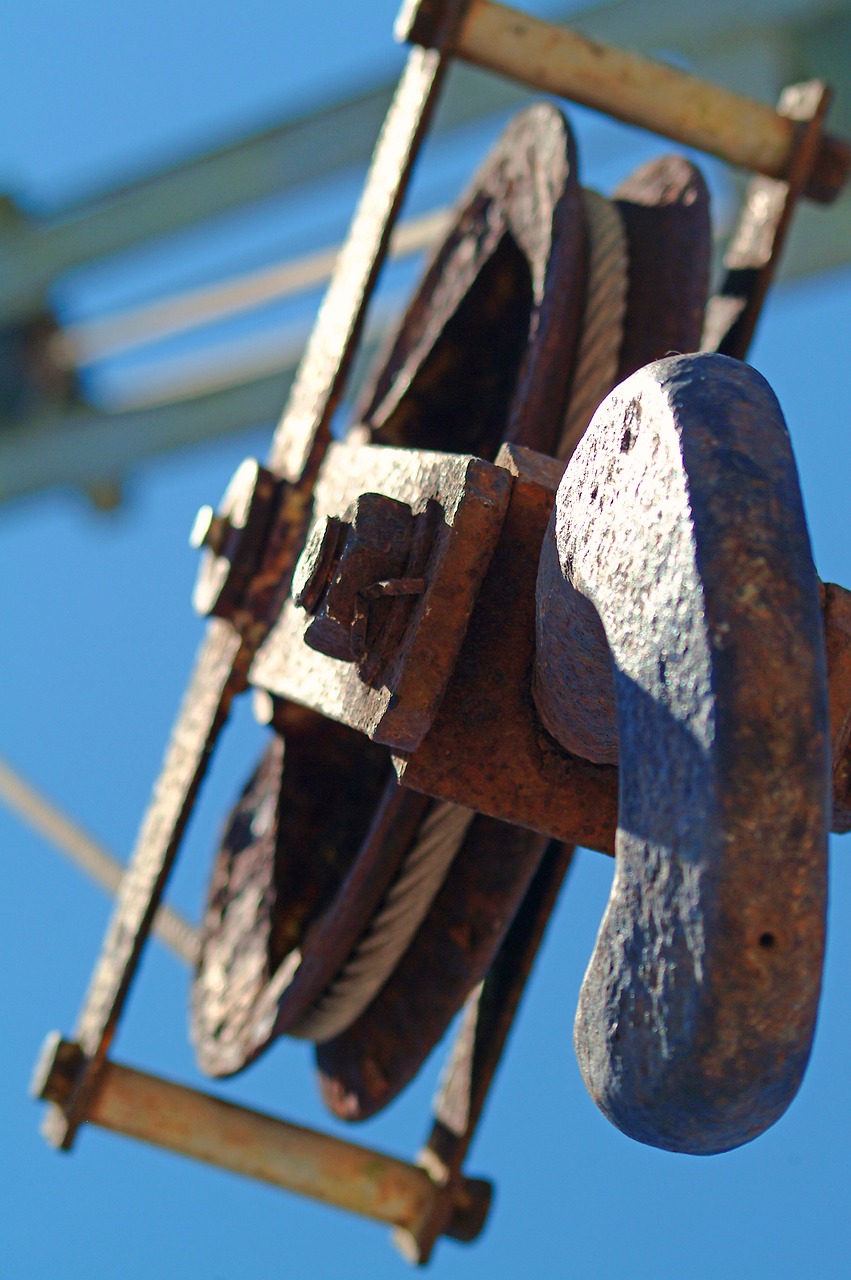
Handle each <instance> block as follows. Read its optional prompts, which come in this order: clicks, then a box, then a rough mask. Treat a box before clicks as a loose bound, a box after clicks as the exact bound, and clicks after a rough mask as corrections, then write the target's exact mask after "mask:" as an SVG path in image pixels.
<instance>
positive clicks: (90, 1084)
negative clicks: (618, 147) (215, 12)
mask: <svg viewBox="0 0 851 1280" xmlns="http://www.w3.org/2000/svg"><path fill="white" fill-rule="evenodd" d="M459 13H460V7H456V5H455V4H454V3H452V0H449V3H447V4H446V6H445V9H444V14H445V24H446V25H445V35H446V38H447V40H448V39H449V38H450V37H451V35H452V32H453V21H454V20H455V19H456V18H457V16H458V15H459ZM445 68H446V58H445V57H444V55H442V54H441V53H440V52H438V51H434V50H414V51H413V52H412V53H411V54H410V56H409V59H408V64H407V68H406V72H405V74H404V75H403V77H402V81H401V83H400V86H399V89H398V90H397V93H396V96H395V98H394V101H393V105H392V107H391V110H390V113H389V116H388V119H387V121H386V122H385V127H384V130H383V132H382V135H381V139H380V141H379V146H378V148H377V150H376V154H375V157H374V160H373V164H372V167H371V169H370V173H369V175H368V178H367V182H366V185H365V188H364V193H363V195H362V197H361V202H360V204H359V206H358V211H357V214H356V217H355V221H354V223H353V225H352V228H351V230H350V233H349V237H348V240H347V249H346V251H345V252H344V254H343V255H342V257H341V260H340V262H339V263H338V267H337V269H336V271H335V274H334V278H333V280H332V284H331V287H330V290H329V299H331V298H333V304H332V305H330V306H329V300H326V305H325V307H324V309H323V312H322V317H321V318H320V321H319V324H318V332H317V335H316V337H315V339H314V340H313V341H312V343H311V344H310V346H309V348H308V351H307V352H306V354H305V358H304V360H303V361H302V365H301V367H300V370H299V375H298V378H297V382H296V386H295V388H294V391H293V396H292V399H291V403H290V406H289V408H288V410H287V411H286V412H285V413H284V416H283V418H282V420H281V422H280V424H279V426H278V428H277V430H276V432H275V437H274V440H273V444H272V450H271V454H270V462H269V467H270V470H271V471H272V472H273V473H274V474H275V475H276V476H277V477H279V478H282V479H283V480H284V481H286V482H287V484H286V486H285V491H284V494H283V499H282V502H281V504H280V506H279V507H278V511H277V513H276V514H275V516H273V520H272V525H271V529H270V533H269V536H268V538H267V540H266V545H265V547H264V549H263V553H262V559H261V562H260V564H259V566H258V567H257V570H256V572H255V574H254V577H253V579H252V580H251V582H250V583H249V584H248V586H247V588H246V592H245V599H244V601H243V608H242V610H241V616H240V617H239V618H238V619H234V622H235V625H236V626H237V627H238V630H231V629H230V628H229V627H227V626H226V624H223V623H221V622H219V621H218V620H216V621H214V622H212V623H211V624H210V626H209V628H208V632H207V638H206V640H205V642H204V644H203V645H202V647H201V651H200V653H199V656H198V659H197V660H196V664H195V668H194V670H193V674H192V677H191V679H190V683H189V687H188V691H187V696H186V698H185V700H184V703H183V706H182V709H181V711H180V713H179V714H178V717H177V720H176V722H175V725H174V728H173V730H172V734H171V739H170V743H169V747H168V750H167V754H166V760H165V763H164V765H163V768H162V771H161V774H160V777H159V779H158V782H157V784H156V788H155V791H154V795H153V798H152V800H151V802H150V804H149V808H148V811H147V813H146V815H145V819H144V821H143V824H142V829H141V832H140V835H139V839H138V842H137V845H136V849H135V850H134V853H133V857H132V859H131V866H130V873H129V875H128V877H127V880H126V886H127V888H126V892H122V896H121V897H120V899H119V901H118V903H117V905H116V910H115V913H114V915H113V918H112V921H111V923H110V927H109V931H108V933H107V937H106V939H105V941H104V945H103V949H102V953H101V957H100V959H99V962H98V965H97V968H96V970H95V973H94V975H93V979H92V984H91V987H90V990H89V993H88V995H87V998H86V1000H85V1002H84V1005H83V1009H82V1011H81V1013H80V1016H79V1019H78V1024H77V1039H78V1041H79V1043H80V1044H81V1045H82V1047H83V1051H84V1053H85V1055H86V1064H85V1067H84V1069H83V1070H81V1072H80V1073H79V1076H78V1079H77V1084H76V1087H75V1089H74V1091H73V1093H72V1094H71V1095H70V1097H69V1098H68V1100H67V1101H66V1102H65V1103H64V1104H63V1106H62V1108H61V1109H60V1108H57V1107H53V1108H52V1109H51V1111H50V1112H49V1114H48V1116H47V1118H46V1121H45V1135H46V1136H47V1138H48V1140H49V1141H51V1142H53V1143H55V1144H57V1145H59V1144H61V1145H62V1146H65V1147H68V1146H70V1145H71V1143H72V1142H73V1139H74V1135H75V1133H76V1130H77V1128H78V1127H79V1125H80V1124H81V1123H82V1122H83V1121H84V1120H85V1116H86V1110H87V1108H88V1106H89V1103H90V1101H91V1098H92V1097H93V1096H94V1093H95V1090H96V1086H97V1077H98V1074H99V1072H100V1071H101V1069H102V1067H103V1063H104V1061H105V1058H106V1053H107V1051H108V1048H109V1043H110V1041H111V1039H112V1035H113V1034H114V1030H115V1027H116V1025H117V1022H118V1019H119V1017H120V1016H121V1012H122V1009H123V1006H124V1002H125V999H126V996H127V993H128V991H129V988H130V984H131V982H132V980H133V977H134V975H135V971H136V967H137V964H138V961H139V957H140V955H141V951H142V948H143V946H144V944H145V941H146V939H147V935H148V931H149V929H150V923H151V920H152V918H153V915H154V912H155V910H156V907H157V905H158V903H159V900H160V898H161V896H162V893H163V891H164V889H165V885H166V882H167V880H168V876H169V873H170V870H171V866H172V863H173V861H174V856H175V854H176V852H177V848H178V845H179V842H180V838H181V836H182V832H183V827H184V825H185V823H186V821H187V819H188V816H189V813H190V812H191V809H192V805H193V803H194V799H195V795H196V792H197V789H198V787H199V786H200V783H201V781H202V779H203V776H204V773H205V772H206V766H207V763H208V761H209V758H210V755H211V753H212V751H213V748H214V746H215V743H216V740H217V737H218V734H219V731H220V730H221V727H222V725H223V724H224V722H225V720H226V719H227V715H228V711H229V708H230V702H231V700H232V698H233V696H234V694H235V693H237V692H240V691H241V690H242V689H243V688H244V686H245V672H246V669H247V667H248V666H249V664H250V660H251V658H252V657H253V654H254V651H255V649H256V646H257V643H258V641H259V639H260V638H261V637H262V635H263V634H264V632H265V630H266V627H267V625H268V620H269V619H270V618H271V617H274V616H275V614H276V613H277V610H278V608H279V607H280V602H281V599H282V598H283V597H285V596H286V593H287V590H288V587H289V581H290V576H291V573H292V568H293V565H294V563H295V560H296V558H297V555H298V553H299V551H300V550H301V545H302V542H303V538H304V532H305V523H306V517H307V514H308V511H309V504H310V498H311V490H312V486H313V479H314V476H315V472H316V469H317V468H318V466H319V464H320V462H321V459H322V456H323V454H324V451H325V448H326V447H327V442H328V439H329V423H330V418H331V414H332V413H333V410H334V407H335V405H336V402H337V399H338V397H339V395H340V394H341V392H342V389H343V385H344V380H345V374H346V371H347V370H348V367H349V364H350V362H351V357H352V354H353V350H354V346H355V343H356V340H357V337H358V334H359V332H360V328H361V326H362V322H363V317H364V314H365V309H366V304H367V300H368V293H369V290H370V289H371V286H372V283H373V282H374V280H375V278H376V276H377V272H378V270H379V268H380V265H381V263H382V261H383V258H384V255H385V253H386V249H387V244H388V240H389V235H390V231H391V229H392V223H393V219H394V217H395V213H396V211H397V209H398V207H399V204H400V202H401V199H402V197H403V195H404V192H405V189H406V186H407V182H408V178H409V176H410V172H411V166H412V163H413V160H414V158H415V156H416V153H417V150H418V147H419V144H420V142H421V140H422V138H423V135H424V133H425V130H426V127H427V124H428V120H429V117H430V112H431V110H432V109H433V107H434V105H435V102H436V99H437V94H438V92H439V88H440V84H441V81H442V78H443V74H444V71H445ZM337 306H340V308H341V310H340V312H337V311H336V310H335V308H336V307H337Z"/></svg>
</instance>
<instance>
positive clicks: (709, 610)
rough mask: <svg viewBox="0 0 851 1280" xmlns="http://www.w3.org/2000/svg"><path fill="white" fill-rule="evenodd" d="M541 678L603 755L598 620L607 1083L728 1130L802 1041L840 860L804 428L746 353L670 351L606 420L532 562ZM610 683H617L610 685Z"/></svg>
mask: <svg viewBox="0 0 851 1280" xmlns="http://www.w3.org/2000/svg"><path fill="white" fill-rule="evenodd" d="M538 606H539V607H538V665H537V669H536V675H535V697H536V702H537V705H538V708H539V710H540V713H541V716H542V719H543V720H544V722H545V723H546V724H547V725H548V726H549V728H550V730H551V731H552V732H555V733H557V734H558V736H559V738H560V739H561V738H562V736H563V734H562V721H561V718H560V717H559V716H558V715H557V714H553V708H554V707H555V706H556V705H557V704H558V703H559V702H560V701H563V700H564V701H566V702H568V703H569V705H570V716H571V720H572V721H573V732H572V733H571V735H570V744H569V745H570V747H571V749H573V750H578V749H581V750H583V752H584V754H586V755H591V756H592V757H595V758H597V759H599V758H601V757H603V758H606V757H607V756H608V754H609V743H608V739H607V737H606V735H605V734H602V735H601V734H600V733H599V732H598V725H599V719H598V716H597V708H598V704H599V702H600V700H601V693H602V698H603V700H605V698H606V697H607V696H608V692H609V689H608V688H606V687H604V688H603V689H602V691H601V690H600V689H599V687H598V686H595V685H594V683H593V682H592V681H591V680H590V679H589V669H588V666H587V665H586V664H585V663H584V661H583V659H584V655H585V653H586V651H588V650H591V651H592V652H593V650H594V649H595V648H596V647H597V645H598V644H599V643H600V639H601V636H602V635H603V633H605V641H607V642H608V647H609V650H610V652H611V671H612V673H613V677H614V691H615V701H616V705H617V734H618V748H619V755H620V768H619V781H620V787H619V807H618V832H617V841H616V858H617V867H616V872H615V879H614V884H613V888H612V894H611V898H610V901H609V905H608V907H607V910H606V914H605V916H604V919H603V923H602V926H601V929H600V933H599V936H598V939H597V945H596V948H595V951H594V955H593V957H592V959H591V962H590V965H589V968H588V971H587V974H586V977H585V981H584V983H583V986H582V992H581V995H580V1000H579V1008H578V1011H577V1018H576V1031H575V1043H576V1050H577V1055H578V1057H579V1063H580V1067H581V1069H582V1074H583V1078H584V1080H585V1083H586V1086H587V1087H588V1090H589V1092H590V1093H591V1096H592V1097H593V1098H594V1100H595V1102H596V1103H597V1105H598V1106H599V1107H600V1108H601V1109H602V1110H603V1111H604V1112H605V1114H606V1115H607V1116H608V1117H609V1119H610V1120H612V1121H613V1123H615V1124H616V1125H617V1126H618V1127H619V1128H621V1129H623V1130H624V1131H625V1132H626V1133H627V1134H629V1135H630V1136H631V1137H634V1138H637V1139H639V1140H640V1141H643V1142H647V1143H650V1144H652V1145H655V1146H661V1147H665V1148H667V1149H669V1150H674V1151H687V1152H695V1153H706V1154H708V1153H710V1152H715V1151H724V1150H728V1149H729V1148H731V1147H735V1146H738V1145H740V1144H741V1143H743V1142H747V1141H749V1140H750V1139H752V1138H754V1137H756V1136H757V1135H758V1134H759V1133H761V1132H762V1131H763V1130H764V1129H766V1128H767V1127H768V1126H769V1125H770V1124H772V1123H773V1122H774V1121H775V1120H776V1119H777V1118H778V1116H779V1115H780V1114H782V1112H783V1111H784V1110H785V1109H786V1107H787V1106H788V1104H789V1102H790V1101H791V1099H792V1097H793V1096H794V1094H795V1092H796V1090H797V1088H798V1085H799V1083H800V1079H801V1076H802V1074H803V1071H804V1068H805V1066H806V1062H807V1059H808V1056H809V1051H810V1045H811V1041H812V1035H813V1031H814V1026H815V1017H816V1010H817V1006H818V997H819V991H820V985H821V967H822V956H823V948H824V925H825V908H826V884H827V878H826V872H827V826H828V782H829V763H830V762H829V742H828V705H827V675H826V668H825V655H824V635H823V630H822V622H821V609H820V607H819V593H818V579H817V578H816V574H815V569H814V568H813V564H812V557H811V554H810V546H809V539H808V536H807V530H806V523H805V519H804V513H803V504H802V501H801V497H800V492H799V489H798V481H797V475H796V471H795V465H794V461H793V458H792V451H791V446H790V443H789V438H788V433H787V432H786V429H785V424H784V422H783V417H782V414H781V412H780V409H779V407H778V405H777V402H776V400H775V399H774V396H773V395H772V393H771V391H770V389H769V388H768V386H767V384H766V383H765V382H764V380H763V379H762V378H761V377H760V376H759V374H757V373H756V372H755V371H754V370H752V369H750V368H748V366H746V365H742V364H739V363H738V362H736V361H731V360H728V359H726V358H724V357H719V356H712V355H703V356H682V357H675V358H673V359H670V360H666V361H660V362H659V363H657V364H655V365H650V366H648V368H646V369H644V370H642V371H641V372H639V373H638V374H635V375H634V376H633V377H632V378H630V379H628V380H627V381H626V382H625V383H623V384H622V385H621V386H620V387H619V388H618V389H617V391H615V392H614V393H613V394H612V395H611V396H610V397H609V399H608V400H607V401H606V402H605V403H604V405H603V406H602V407H601V409H600V410H599V411H598V413H597V415H596V416H595V418H594V420H593V422H592V424H591V427H590V428H589V430H588V432H587V434H586V436H585V438H584V440H583V442H582V444H581V445H580V447H579V449H578V450H577V451H576V453H575V454H574V456H573V458H572V460H571V463H570V465H569V466H568V468H567V471H566V473H565V477H564V479H563V481H562V483H561V485H560V486H559V491H558V495H557V498H556V505H555V507H554V510H553V519H552V524H551V532H550V534H549V535H548V538H547V541H546V542H545V544H544V549H543V552H542V556H541V568H540V573H539V578H538ZM610 683H611V682H610V681H609V685H610Z"/></svg>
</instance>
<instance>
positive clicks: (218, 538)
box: [189, 506, 231, 556]
mask: <svg viewBox="0 0 851 1280" xmlns="http://www.w3.org/2000/svg"><path fill="white" fill-rule="evenodd" d="M230 531H231V523H230V520H228V518H227V516H218V515H216V513H215V511H214V510H213V508H212V507H209V506H203V507H200V508H199V510H198V514H197V515H196V517H195V520H194V522H193V524H192V530H191V532H190V534H189V545H190V547H193V548H194V549H195V550H196V551H200V550H201V548H202V547H206V548H207V550H208V551H212V553H213V555H214V556H219V555H221V554H222V552H223V551H224V548H225V543H226V542H227V536H228V534H229V533H230Z"/></svg>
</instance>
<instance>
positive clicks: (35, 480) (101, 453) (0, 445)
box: [0, 317, 387, 507]
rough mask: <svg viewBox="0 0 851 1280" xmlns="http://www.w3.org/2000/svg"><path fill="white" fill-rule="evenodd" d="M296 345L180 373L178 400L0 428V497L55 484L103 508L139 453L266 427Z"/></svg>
mask: <svg viewBox="0 0 851 1280" xmlns="http://www.w3.org/2000/svg"><path fill="white" fill-rule="evenodd" d="M386 324H387V319H386V317H385V319H384V322H383V324H381V323H379V324H376V325H374V326H371V327H370V331H369V333H368V334H367V337H366V338H365V340H364V341H363V343H362V347H361V350H360V352H359V354H358V360H357V363H356V367H355V369H354V372H353V374H352V378H351V386H352V387H353V388H354V387H356V386H357V385H358V382H359V378H360V376H361V373H362V371H363V369H364V367H365V366H366V365H368V363H369V362H370V361H371V360H372V359H373V357H374V356H375V354H376V352H377V350H378V347H379V343H380V342H381V341H382V338H383V336H384V333H385V332H386ZM302 345H303V344H299V345H298V348H297V349H296V348H295V347H290V348H286V347H284V348H277V349H272V350H270V349H269V347H268V346H267V347H266V349H265V350H261V351H260V352H259V354H257V353H255V354H253V355H252V357H251V358H250V359H249V360H247V361H246V362H245V363H244V364H243V363H236V362H234V363H233V364H229V365H228V366H227V367H225V368H224V369H222V368H219V367H213V368H210V369H208V370H207V372H206V373H204V374H202V375H200V376H199V377H198V378H197V382H196V385H195V387H194V388H192V389H190V387H189V385H188V383H187V381H186V379H182V380H181V394H182V395H183V396H184V397H185V398H183V399H179V400H178V399H166V395H167V389H165V390H164V391H163V401H162V402H161V403H154V404H144V405H141V406H140V407H138V408H128V409H124V410H114V411H111V412H109V411H99V410H97V409H95V408H89V407H87V406H84V407H81V408H75V409H71V410H69V411H66V412H62V413H58V414H54V415H53V416H48V415H44V416H42V417H40V418H38V419H36V420H34V421H29V420H27V421H22V422H18V423H14V424H11V425H9V426H4V428H3V430H2V431H0V503H3V502H8V501H10V500H11V499H13V498H21V497H24V496H26V495H27V494H31V493H35V492H38V491H39V490H41V489H50V488H57V487H58V488H65V489H74V490H77V491H82V492H86V493H89V494H90V495H91V496H92V498H93V500H94V501H95V504H96V505H102V506H104V507H107V506H111V505H114V502H100V501H99V497H100V494H102V493H103V494H106V495H110V494H111V493H112V487H113V486H114V485H115V482H116V480H117V479H119V478H120V477H121V476H122V475H124V474H126V473H127V472H128V471H129V470H130V469H131V468H132V467H134V466H136V465H137V464H138V463H140V462H144V461H145V460H146V459H147V458H152V457H156V456H158V455H161V454H166V453H170V452H173V451H174V450H177V449H182V448H186V447H187V446H189V445H193V444H198V443H200V442H201V441H202V440H214V439H219V438H221V437H223V436H229V435H236V434H238V433H239V432H240V431H249V430H252V429H253V428H256V427H262V426H263V425H264V424H267V423H268V424H269V426H270V427H271V426H273V425H274V423H275V422H277V420H278V418H279V416H280V413H281V405H282V404H284V403H285V401H286V398H287V395H288V394H289V389H290V386H291V385H292V382H293V379H294V377H295V373H296V370H297V367H298V361H299V357H300V355H301V348H302ZM264 368H265V369H266V370H267V372H262V370H263V369H264ZM252 370H253V372H252ZM193 392H194V393H193ZM175 394H176V391H175Z"/></svg>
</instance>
